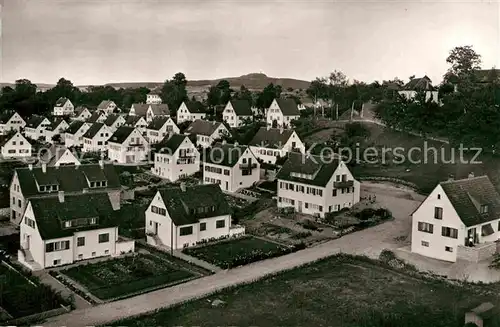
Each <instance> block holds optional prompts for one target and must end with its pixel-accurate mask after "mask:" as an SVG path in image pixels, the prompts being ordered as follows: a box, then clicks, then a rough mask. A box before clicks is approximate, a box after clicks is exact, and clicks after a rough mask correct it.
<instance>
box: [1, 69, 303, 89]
mask: <svg viewBox="0 0 500 327" xmlns="http://www.w3.org/2000/svg"><path fill="white" fill-rule="evenodd" d="M223 79H225V80H227V81H228V82H229V84H230V85H231V87H232V88H235V89H237V88H239V87H240V86H241V85H245V86H246V87H247V88H249V89H250V90H262V89H264V87H266V86H267V85H268V84H269V83H273V84H275V85H281V87H282V88H283V90H286V89H288V88H292V89H294V90H298V89H303V90H305V89H307V88H308V87H309V84H310V82H308V81H303V80H299V79H293V78H279V77H269V76H267V75H266V74H262V73H252V74H247V75H242V76H240V77H226V78H219V79H214V80H198V81H188V84H187V85H188V88H191V89H208V88H209V87H210V86H212V85H216V84H217V83H219V81H221V80H223ZM35 84H37V83H35ZM7 85H9V86H14V84H13V83H0V86H1V87H3V86H7ZM37 85H38V87H39V89H41V90H45V89H47V88H50V87H53V86H54V84H44V83H40V84H37ZM104 85H109V86H112V87H114V88H137V87H147V88H150V89H154V88H156V87H160V86H162V85H163V82H123V83H107V84H104ZM86 87H88V85H79V86H78V88H80V89H85V88H86Z"/></svg>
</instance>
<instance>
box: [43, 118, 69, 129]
mask: <svg viewBox="0 0 500 327" xmlns="http://www.w3.org/2000/svg"><path fill="white" fill-rule="evenodd" d="M62 122H66V121H65V120H64V119H62V118H56V119H54V121H52V122H51V123H50V125H49V126H47V129H48V130H49V131H53V130H55V129H57V128H58V127H59V125H61V124H62Z"/></svg>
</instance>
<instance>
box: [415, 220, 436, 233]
mask: <svg viewBox="0 0 500 327" xmlns="http://www.w3.org/2000/svg"><path fill="white" fill-rule="evenodd" d="M418 230H419V231H420V232H425V233H430V234H432V233H433V232H434V225H433V224H429V223H424V222H421V221H419V222H418Z"/></svg>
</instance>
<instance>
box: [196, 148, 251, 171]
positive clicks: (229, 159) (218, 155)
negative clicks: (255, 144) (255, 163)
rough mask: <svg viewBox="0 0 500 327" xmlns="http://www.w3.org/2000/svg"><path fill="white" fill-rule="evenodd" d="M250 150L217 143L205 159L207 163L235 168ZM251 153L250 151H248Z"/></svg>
mask: <svg viewBox="0 0 500 327" xmlns="http://www.w3.org/2000/svg"><path fill="white" fill-rule="evenodd" d="M247 149H248V147H247V146H245V145H234V144H222V143H220V142H217V143H215V144H214V146H213V147H212V148H211V149H210V151H209V152H208V153H206V155H205V156H204V158H203V161H204V162H206V163H210V164H214V165H221V166H227V167H233V166H234V165H236V164H237V163H238V161H239V160H240V158H241V156H242V155H243V153H245V151H246V150H247ZM248 150H249V151H250V149H248Z"/></svg>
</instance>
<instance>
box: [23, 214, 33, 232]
mask: <svg viewBox="0 0 500 327" xmlns="http://www.w3.org/2000/svg"><path fill="white" fill-rule="evenodd" d="M24 222H25V223H26V225H28V226H30V227H31V228H33V229H35V221H34V220H33V219H30V218H28V217H26V219H25V221H24Z"/></svg>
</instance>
